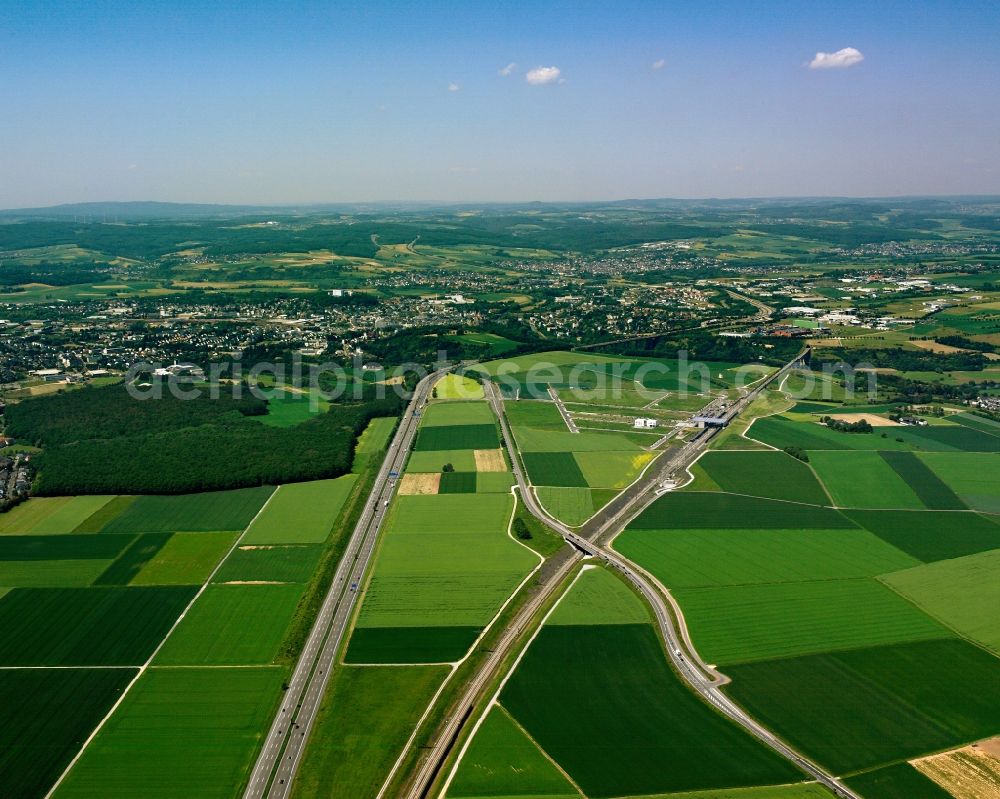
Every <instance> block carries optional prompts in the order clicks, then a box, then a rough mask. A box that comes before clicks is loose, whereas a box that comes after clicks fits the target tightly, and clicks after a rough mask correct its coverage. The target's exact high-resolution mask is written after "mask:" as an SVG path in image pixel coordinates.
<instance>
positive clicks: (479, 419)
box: [420, 383, 495, 427]
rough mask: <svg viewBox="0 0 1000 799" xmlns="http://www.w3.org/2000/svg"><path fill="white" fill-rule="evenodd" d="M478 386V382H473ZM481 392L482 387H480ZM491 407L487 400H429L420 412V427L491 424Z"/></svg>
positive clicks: (492, 422)
mask: <svg viewBox="0 0 1000 799" xmlns="http://www.w3.org/2000/svg"><path fill="white" fill-rule="evenodd" d="M475 385H476V386H479V384H478V383H476V384H475ZM480 393H482V388H480ZM494 423H495V419H494V417H493V409H492V408H490V405H489V403H487V402H431V403H430V404H428V405H427V407H426V408H425V409H424V410H423V412H422V413H421V414H420V425H421V427H448V426H451V425H492V424H494Z"/></svg>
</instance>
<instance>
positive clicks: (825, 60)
mask: <svg viewBox="0 0 1000 799" xmlns="http://www.w3.org/2000/svg"><path fill="white" fill-rule="evenodd" d="M864 60H865V57H864V56H863V55H862V54H861V51H860V50H857V49H855V48H854V47H845V48H844V49H843V50H838V51H837V52H836V53H816V57H815V58H814V59H813V60H812V61H810V62H809V69H844V68H846V67H853V66H854V65H855V64H860V63H861V62H862V61H864Z"/></svg>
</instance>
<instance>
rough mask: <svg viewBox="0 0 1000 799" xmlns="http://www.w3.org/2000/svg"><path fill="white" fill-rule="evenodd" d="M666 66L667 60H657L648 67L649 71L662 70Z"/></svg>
mask: <svg viewBox="0 0 1000 799" xmlns="http://www.w3.org/2000/svg"><path fill="white" fill-rule="evenodd" d="M666 65H667V59H665V58H658V59H656V60H655V61H654V62H653V63H652V64H650V65H649V66H650V68H651V69H663V68H664V67H665V66H666Z"/></svg>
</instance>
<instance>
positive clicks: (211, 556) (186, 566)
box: [130, 533, 239, 585]
mask: <svg viewBox="0 0 1000 799" xmlns="http://www.w3.org/2000/svg"><path fill="white" fill-rule="evenodd" d="M238 537H239V533H177V534H175V535H172V536H171V537H170V539H169V540H168V541H167V542H166V543H165V544H164V545H163V546H162V547H161V548H159V549H158V550H157V551H156V552H155V553H154V554H153V555H152V556H151V557H150V558H149V560H148V561H146V562H145V563H144V564H143V565H142V567H141V568H140V569H139V571H138V572H137V573H136V575H135V576H134V577H133V578H132V580H131V583H130V584H131V585H201V584H202V583H203V582H205V580H207V579H208V576H209V575H210V574H211V573H212V570H213V569H214V568H215V565H216V564H217V563H218V562H219V561H220V560H221V559H222V557H223V556H224V555H225V554H226V552H228V551H229V549H230V548H231V547H232V545H233V543H234V542H235V541H236V539H237V538H238Z"/></svg>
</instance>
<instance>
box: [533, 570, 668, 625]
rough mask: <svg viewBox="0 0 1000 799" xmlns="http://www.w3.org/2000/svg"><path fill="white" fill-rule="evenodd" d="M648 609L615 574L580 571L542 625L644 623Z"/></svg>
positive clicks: (646, 619) (605, 571)
mask: <svg viewBox="0 0 1000 799" xmlns="http://www.w3.org/2000/svg"><path fill="white" fill-rule="evenodd" d="M650 621H651V617H650V614H649V610H648V609H647V608H646V606H645V605H644V604H643V603H642V600H641V599H639V597H638V596H636V594H635V593H633V591H632V589H631V588H629V587H628V586H627V585H626V584H625V583H624V582H623V581H622V578H620V577H618V575H617V574H615V573H613V572H610V571H608V570H607V569H604V568H600V567H597V566H592V567H589V568H584V569H583V570H582V571H581V572H580V575H579V576H578V577H577V578H576V580H575V581H574V582H573V588H572V590H570V591H569V592H568V593H567V594H566V595H565V596H563V597H562V599H560V600H559V604H558V605H556V607H555V609H554V610H553V611H552V613H551V614H550V615H549V616H548V618H547V619H546V620H545V623H546V624H581V625H585V626H587V625H595V624H648V623H649V622H650Z"/></svg>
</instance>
